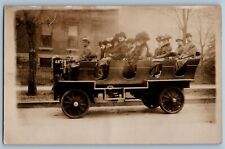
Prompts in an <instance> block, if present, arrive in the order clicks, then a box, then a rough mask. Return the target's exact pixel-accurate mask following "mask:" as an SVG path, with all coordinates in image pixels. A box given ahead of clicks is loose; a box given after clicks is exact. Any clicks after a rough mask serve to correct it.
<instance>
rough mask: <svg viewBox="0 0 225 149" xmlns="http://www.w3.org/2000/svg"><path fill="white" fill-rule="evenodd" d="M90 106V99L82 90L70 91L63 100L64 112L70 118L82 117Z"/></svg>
mask: <svg viewBox="0 0 225 149" xmlns="http://www.w3.org/2000/svg"><path fill="white" fill-rule="evenodd" d="M89 106H90V101H89V97H88V95H87V94H86V93H85V92H84V91H81V90H69V91H68V92H66V93H65V94H64V95H63V97H62V99H61V107H62V111H63V112H64V114H65V115H66V116H68V117H69V118H80V117H82V116H83V115H85V114H86V113H87V111H88V109H89Z"/></svg>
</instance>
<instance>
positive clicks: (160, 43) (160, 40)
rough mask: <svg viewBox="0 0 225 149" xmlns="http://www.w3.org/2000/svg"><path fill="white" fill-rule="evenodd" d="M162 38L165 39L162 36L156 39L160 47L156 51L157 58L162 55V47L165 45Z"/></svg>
mask: <svg viewBox="0 0 225 149" xmlns="http://www.w3.org/2000/svg"><path fill="white" fill-rule="evenodd" d="M162 38H163V36H161V35H159V36H157V37H156V41H157V43H158V47H157V48H156V49H155V54H154V56H155V57H156V56H159V55H161V48H162V45H163V42H162Z"/></svg>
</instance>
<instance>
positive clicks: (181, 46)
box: [176, 38, 184, 56]
mask: <svg viewBox="0 0 225 149" xmlns="http://www.w3.org/2000/svg"><path fill="white" fill-rule="evenodd" d="M176 42H177V49H176V52H177V54H178V56H180V55H181V54H182V53H183V51H184V43H183V40H182V39H180V38H178V39H176Z"/></svg>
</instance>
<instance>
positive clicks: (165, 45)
mask: <svg viewBox="0 0 225 149" xmlns="http://www.w3.org/2000/svg"><path fill="white" fill-rule="evenodd" d="M170 39H171V36H169V35H165V36H158V37H157V38H156V40H157V42H158V48H157V49H156V50H155V56H154V58H156V59H158V58H165V57H169V56H171V55H170V54H171V51H172V47H171V45H170V42H169V40H170ZM160 47H161V48H160ZM152 64H153V66H152V68H151V70H150V75H151V76H152V77H155V78H159V77H160V75H161V72H162V63H161V61H154V62H152Z"/></svg>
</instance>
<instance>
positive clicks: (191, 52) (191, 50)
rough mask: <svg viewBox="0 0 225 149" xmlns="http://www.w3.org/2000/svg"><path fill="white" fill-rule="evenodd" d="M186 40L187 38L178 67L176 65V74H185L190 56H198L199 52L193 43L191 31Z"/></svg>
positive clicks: (177, 63)
mask: <svg viewBox="0 0 225 149" xmlns="http://www.w3.org/2000/svg"><path fill="white" fill-rule="evenodd" d="M186 40H187V43H186V45H185V46H184V49H183V52H182V53H181V55H180V59H178V60H177V62H176V67H175V71H176V73H175V74H176V75H183V74H184V72H185V67H186V65H185V64H186V62H187V61H188V59H189V58H191V57H194V56H196V53H197V48H196V46H195V45H194V44H193V43H192V35H191V34H190V33H187V34H186Z"/></svg>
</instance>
